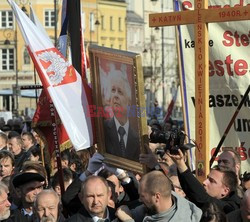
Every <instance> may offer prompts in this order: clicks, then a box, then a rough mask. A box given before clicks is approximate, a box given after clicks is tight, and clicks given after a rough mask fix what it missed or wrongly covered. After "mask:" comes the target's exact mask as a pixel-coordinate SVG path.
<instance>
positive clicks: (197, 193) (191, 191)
mask: <svg viewBox="0 0 250 222" xmlns="http://www.w3.org/2000/svg"><path fill="white" fill-rule="evenodd" d="M178 176H179V180H180V184H181V187H182V189H183V191H184V192H185V194H186V195H187V198H188V199H189V200H190V201H192V202H193V203H195V204H196V205H197V206H198V207H199V208H202V207H203V205H204V204H205V203H207V202H214V203H215V204H217V205H218V207H220V208H221V209H222V210H223V211H224V213H226V214H227V213H230V212H231V211H234V210H237V209H239V207H240V198H239V197H238V196H237V194H236V193H235V192H231V193H230V194H229V195H228V196H226V197H224V198H222V199H216V198H214V197H211V196H209V195H208V193H207V192H206V190H205V188H204V187H203V186H202V184H201V183H200V182H199V181H198V180H197V179H196V178H195V177H194V175H193V174H192V173H191V171H190V170H189V169H188V170H186V171H185V172H183V173H179V172H178Z"/></svg>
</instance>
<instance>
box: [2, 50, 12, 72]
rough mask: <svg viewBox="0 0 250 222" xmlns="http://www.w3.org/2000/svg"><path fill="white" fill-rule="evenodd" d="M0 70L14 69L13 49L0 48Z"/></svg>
mask: <svg viewBox="0 0 250 222" xmlns="http://www.w3.org/2000/svg"><path fill="white" fill-rule="evenodd" d="M0 54H1V57H0V58H1V62H0V63H1V71H11V70H14V49H0Z"/></svg>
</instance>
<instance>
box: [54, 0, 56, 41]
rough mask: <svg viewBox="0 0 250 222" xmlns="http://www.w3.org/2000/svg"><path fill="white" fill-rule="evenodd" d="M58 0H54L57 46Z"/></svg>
mask: <svg viewBox="0 0 250 222" xmlns="http://www.w3.org/2000/svg"><path fill="white" fill-rule="evenodd" d="M56 1H57V0H54V13H55V46H57V6H56V4H57V2H56Z"/></svg>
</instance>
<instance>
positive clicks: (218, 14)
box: [149, 0, 250, 181]
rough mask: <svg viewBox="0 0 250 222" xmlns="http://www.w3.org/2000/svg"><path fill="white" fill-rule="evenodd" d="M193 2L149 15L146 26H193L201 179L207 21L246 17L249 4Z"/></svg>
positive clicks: (205, 155) (205, 143)
mask: <svg viewBox="0 0 250 222" xmlns="http://www.w3.org/2000/svg"><path fill="white" fill-rule="evenodd" d="M194 5H195V10H186V11H182V12H169V13H156V14H150V15H149V26H150V27H161V26H174V25H187V24H194V26H195V27H194V30H195V101H196V103H195V140H196V143H197V145H198V150H199V151H198V152H196V168H197V169H198V170H196V175H197V178H198V179H199V180H200V181H203V180H205V178H206V176H207V174H208V172H209V121H208V120H209V50H208V23H212V22H226V21H239V20H250V5H248V6H244V7H242V6H241V7H240V6H239V7H231V8H230V7H227V8H213V9H208V0H195V3H194ZM198 172H199V173H198Z"/></svg>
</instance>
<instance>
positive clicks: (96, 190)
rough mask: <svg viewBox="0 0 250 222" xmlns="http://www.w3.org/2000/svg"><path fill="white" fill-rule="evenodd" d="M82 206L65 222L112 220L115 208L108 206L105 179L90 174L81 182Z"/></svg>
mask: <svg viewBox="0 0 250 222" xmlns="http://www.w3.org/2000/svg"><path fill="white" fill-rule="evenodd" d="M79 197H80V200H81V203H82V205H83V207H82V208H81V209H80V210H79V212H78V213H77V214H74V215H73V216H72V217H70V218H69V219H68V220H67V222H82V221H84V222H93V221H98V220H100V219H103V220H108V221H114V220H116V217H115V209H112V208H110V207H108V201H109V199H110V197H111V192H110V190H109V187H108V184H107V181H106V180H105V179H104V178H102V177H98V176H90V177H88V178H87V179H86V180H85V181H84V182H83V183H82V187H81V192H80V194H79Z"/></svg>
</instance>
